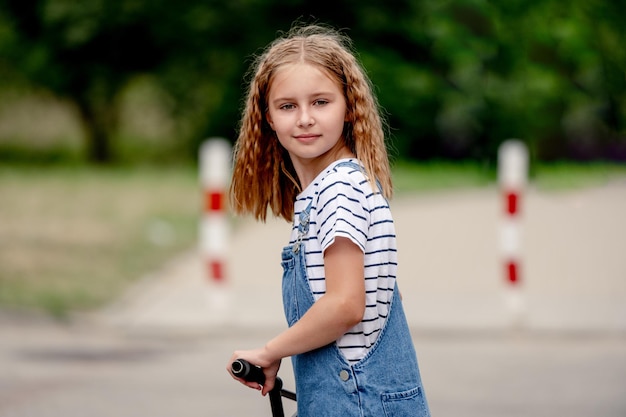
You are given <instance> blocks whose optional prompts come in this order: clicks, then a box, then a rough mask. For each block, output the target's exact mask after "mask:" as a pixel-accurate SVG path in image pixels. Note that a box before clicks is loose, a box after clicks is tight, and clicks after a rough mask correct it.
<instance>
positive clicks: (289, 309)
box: [282, 257, 298, 326]
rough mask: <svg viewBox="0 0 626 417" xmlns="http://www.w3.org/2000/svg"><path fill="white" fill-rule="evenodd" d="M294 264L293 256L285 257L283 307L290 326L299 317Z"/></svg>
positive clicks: (283, 265) (283, 264) (283, 263)
mask: <svg viewBox="0 0 626 417" xmlns="http://www.w3.org/2000/svg"><path fill="white" fill-rule="evenodd" d="M294 266H295V261H294V259H293V257H291V258H284V257H283V260H282V267H283V282H282V293H283V309H284V310H285V319H286V320H287V324H288V325H289V326H292V325H293V324H294V323H295V322H296V320H297V319H298V316H297V315H298V305H297V301H296V273H295V268H294Z"/></svg>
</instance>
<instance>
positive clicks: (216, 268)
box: [207, 259, 225, 282]
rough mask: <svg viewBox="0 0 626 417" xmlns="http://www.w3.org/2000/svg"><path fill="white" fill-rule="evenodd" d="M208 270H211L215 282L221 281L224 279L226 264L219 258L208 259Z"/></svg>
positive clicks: (210, 273)
mask: <svg viewBox="0 0 626 417" xmlns="http://www.w3.org/2000/svg"><path fill="white" fill-rule="evenodd" d="M207 267H208V270H209V276H210V277H211V279H212V280H213V281H215V282H221V281H224V278H225V277H224V265H223V263H222V261H219V260H215V259H212V260H209V261H208V265H207Z"/></svg>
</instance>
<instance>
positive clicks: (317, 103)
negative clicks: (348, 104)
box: [313, 98, 328, 106]
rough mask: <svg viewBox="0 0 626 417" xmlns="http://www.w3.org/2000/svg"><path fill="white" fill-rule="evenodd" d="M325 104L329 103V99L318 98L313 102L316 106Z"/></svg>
mask: <svg viewBox="0 0 626 417" xmlns="http://www.w3.org/2000/svg"><path fill="white" fill-rule="evenodd" d="M325 104H328V100H325V99H323V98H320V99H317V100H315V101H314V102H313V105H314V106H323V105H325Z"/></svg>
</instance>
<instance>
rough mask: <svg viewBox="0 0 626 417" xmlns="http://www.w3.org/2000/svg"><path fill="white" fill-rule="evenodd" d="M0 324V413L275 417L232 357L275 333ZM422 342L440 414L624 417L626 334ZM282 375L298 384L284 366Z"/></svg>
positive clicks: (423, 336) (497, 335)
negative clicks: (232, 369)
mask: <svg viewBox="0 0 626 417" xmlns="http://www.w3.org/2000/svg"><path fill="white" fill-rule="evenodd" d="M0 329H1V333H0V334H1V339H0V340H1V342H0V369H1V370H2V372H0V416H2V417H18V416H19V417H83V416H90V417H100V416H103V417H104V416H106V417H110V416H116V417H126V416H128V417H141V416H150V417H161V416H162V417H165V416H168V417H171V416H177V417H195V416H198V417H200V416H202V417H207V416H220V417H221V416H231V417H244V416H270V415H271V413H270V409H269V402H268V400H267V399H266V398H263V397H261V396H260V395H259V394H258V393H257V392H256V391H253V390H250V389H248V388H246V387H243V386H242V385H240V384H238V383H237V382H235V381H233V380H232V379H230V376H229V375H227V373H226V371H225V366H226V363H225V361H226V360H227V359H228V358H229V356H230V354H231V352H232V350H233V349H234V348H245V347H253V346H257V345H259V344H261V343H263V342H264V341H265V340H266V339H267V337H269V336H271V335H272V334H273V333H274V332H275V331H278V329H269V328H268V329H262V330H261V329H257V331H255V332H250V331H246V330H245V329H231V330H229V331H225V330H223V329H222V330H219V331H218V330H214V331H212V332H209V333H207V334H204V335H201V334H193V335H192V334H178V335H176V334H157V333H150V334H148V333H144V334H125V333H122V332H120V331H118V330H113V329H110V328H100V327H97V326H94V325H92V324H88V323H74V324H71V325H67V324H66V325H59V324H55V323H51V322H48V321H45V320H39V319H36V320H31V319H26V320H25V319H20V320H17V321H16V320H14V319H11V318H10V319H7V318H4V319H2V320H0ZM414 340H415V344H416V348H417V352H418V356H419V360H420V366H421V371H422V377H423V379H424V384H425V387H426V393H427V395H428V401H429V403H430V407H431V411H432V414H433V416H437V417H458V416H464V417H474V416H481V417H503V416H511V417H513V416H520V417H521V416H524V417H528V416H569V417H583V416H594V417H595V416H603V417H623V416H625V415H626V337H625V336H624V335H620V334H608V333H602V334H592V333H587V334H583V333H575V334H560V335H554V334H540V333H536V332H535V333H529V332H526V331H523V332H493V333H489V332H485V333H476V332H468V333H462V332H454V333H446V332H442V333H437V332H420V331H419V330H417V331H415V332H414ZM281 375H282V377H283V379H284V381H285V386H286V388H289V387H293V380H292V379H291V374H290V363H289V362H288V361H284V362H283V367H282V369H281ZM285 407H286V411H287V415H291V414H292V413H293V411H294V410H295V408H294V405H293V403H291V402H290V401H288V400H285Z"/></svg>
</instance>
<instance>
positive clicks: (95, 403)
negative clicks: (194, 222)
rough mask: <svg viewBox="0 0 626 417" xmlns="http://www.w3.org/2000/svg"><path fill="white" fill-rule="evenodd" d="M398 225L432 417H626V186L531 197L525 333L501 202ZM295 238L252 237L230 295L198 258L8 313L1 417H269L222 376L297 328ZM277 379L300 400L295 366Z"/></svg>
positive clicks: (413, 212)
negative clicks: (284, 262) (115, 287)
mask: <svg viewBox="0 0 626 417" xmlns="http://www.w3.org/2000/svg"><path fill="white" fill-rule="evenodd" d="M393 210H394V215H395V218H396V223H397V229H398V230H397V231H398V240H399V247H400V250H401V252H400V262H401V264H400V278H399V281H400V285H401V289H402V292H403V296H404V300H405V305H406V310H407V315H408V319H409V322H410V324H411V326H412V328H413V336H414V340H415V344H416V348H417V351H418V355H419V360H420V364H421V367H422V374H423V378H424V382H425V385H426V389H427V394H428V397H429V401H430V405H431V408H432V411H433V415H434V416H436V417H447V416H449V417H456V416H464V417H474V416H481V417H502V416H524V417H526V416H560V415H567V416H571V417H579V416H580V417H582V416H603V417H623V416H624V415H626V332H625V330H626V279H625V278H626V255H625V254H626V220H625V217H624V213H626V183H624V182H621V183H613V184H609V185H606V186H604V187H598V188H593V189H586V190H582V191H577V192H567V193H556V194H543V193H540V192H537V191H532V190H531V191H530V192H529V193H528V196H527V199H526V204H525V206H524V220H523V230H524V240H523V247H524V263H523V268H524V269H523V277H524V285H523V287H522V292H521V300H523V302H524V306H525V308H524V310H523V314H522V315H521V316H520V317H521V320H520V321H514V319H516V318H520V317H513V315H512V314H511V311H510V310H509V308H508V307H507V303H506V300H507V292H506V290H507V288H506V285H505V284H504V282H503V278H502V276H501V275H500V266H499V262H500V260H499V255H498V227H499V219H500V217H499V198H498V195H497V193H496V192H495V191H494V190H488V189H486V190H478V191H471V192H469V191H468V192H463V193H457V194H438V195H428V196H424V197H419V198H408V197H404V198H402V197H401V198H398V199H396V200H394V202H393ZM288 229H289V226H288V225H287V224H286V223H284V222H281V221H269V222H268V224H266V225H262V224H256V223H253V222H251V221H248V220H244V221H239V222H238V223H237V228H236V232H235V233H234V235H233V239H232V242H231V247H232V252H231V256H230V259H229V272H230V279H229V282H228V283H227V285H223V286H216V285H211V283H207V282H206V279H205V278H204V275H203V270H202V266H201V262H200V260H199V258H198V256H197V254H196V253H195V252H193V251H191V252H189V253H185V254H182V255H181V256H180V257H179V258H177V259H174V260H172V261H171V262H170V263H169V264H168V265H166V266H165V267H164V268H163V269H162V270H160V271H157V272H155V273H154V274H153V275H151V276H149V277H146V278H145V280H144V281H142V282H141V283H140V284H139V285H138V286H137V287H136V288H133V289H131V291H130V292H129V293H128V294H127V295H126V296H125V297H123V298H122V299H121V300H119V301H117V302H115V303H113V304H112V305H111V306H108V307H107V308H106V309H104V310H103V311H99V312H96V314H93V315H90V316H83V317H80V318H78V319H77V320H75V321H74V322H72V323H70V324H67V325H59V324H57V323H51V322H48V321H46V320H41V319H24V318H18V319H17V320H16V319H15V317H7V315H6V314H4V315H3V314H0V370H1V371H2V372H0V417H14V416H15V417H17V416H20V417H40V416H41V417H43V416H46V417H47V416H62V417H74V416H76V417H78V416H80V417H82V416H90V417H99V416H116V417H125V416H129V417H131V416H132V417H141V416H150V417H160V416H164V417H165V416H177V417H179V416H180V417H183V416H184V417H187V416H189V417H193V416H203V417H205V416H218V417H221V416H232V417H243V416H251V415H255V416H269V415H270V413H269V407H268V404H267V401H266V399H264V398H260V397H259V396H258V395H257V393H255V392H253V391H251V390H248V389H245V388H244V387H242V386H240V385H238V384H236V383H234V382H233V381H232V380H230V379H229V377H228V376H227V375H226V372H225V371H224V366H225V361H226V360H227V358H228V357H229V356H230V353H231V352H232V350H234V349H236V348H248V347H255V346H258V345H260V344H262V343H263V342H264V341H265V340H267V338H269V337H271V336H272V335H274V334H276V332H278V331H280V329H282V328H283V327H284V323H283V319H282V311H281V305H280V265H279V263H278V262H277V259H278V256H279V251H280V248H281V246H282V244H283V243H284V241H285V238H286V236H287V234H288ZM514 323H516V324H518V326H513V324H514ZM281 375H282V376H283V378H284V379H285V382H286V385H287V386H293V380H292V378H291V374H290V364H289V362H288V361H284V362H283V369H282V371H281Z"/></svg>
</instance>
